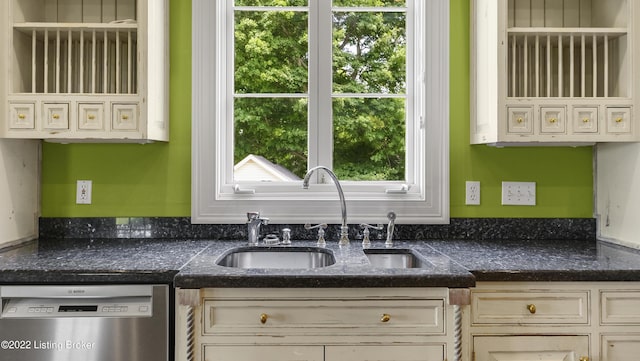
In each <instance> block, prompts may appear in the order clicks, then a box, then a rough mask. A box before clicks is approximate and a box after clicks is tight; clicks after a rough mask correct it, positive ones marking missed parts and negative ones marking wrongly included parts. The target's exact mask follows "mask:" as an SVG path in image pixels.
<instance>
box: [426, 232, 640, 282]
mask: <svg viewBox="0 0 640 361" xmlns="http://www.w3.org/2000/svg"><path fill="white" fill-rule="evenodd" d="M429 245H431V247H433V249H435V250H437V251H439V252H441V253H443V254H446V255H447V256H448V257H449V258H450V259H451V260H452V261H454V262H456V263H458V264H460V265H461V266H462V267H464V268H465V269H468V270H469V271H471V272H472V273H473V275H474V276H475V279H476V281H640V251H639V250H636V249H632V248H629V247H623V246H619V245H615V244H612V243H608V242H603V241H576V240H564V241H558V240H555V241H554V240H519V241H504V240H502V241H488V240H476V241H471V240H469V241H437V240H435V241H430V242H429Z"/></svg>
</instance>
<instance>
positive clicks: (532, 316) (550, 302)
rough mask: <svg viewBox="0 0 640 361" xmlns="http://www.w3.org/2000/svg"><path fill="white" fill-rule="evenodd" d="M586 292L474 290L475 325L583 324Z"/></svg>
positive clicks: (585, 317)
mask: <svg viewBox="0 0 640 361" xmlns="http://www.w3.org/2000/svg"><path fill="white" fill-rule="evenodd" d="M588 300H589V293H588V292H587V291H578V292H474V293H473V294H472V307H473V310H472V314H473V323H475V324H555V323H557V324H567V323H569V324H587V323H588V322H589V314H588V309H589V307H588Z"/></svg>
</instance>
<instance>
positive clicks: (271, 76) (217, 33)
mask: <svg viewBox="0 0 640 361" xmlns="http://www.w3.org/2000/svg"><path fill="white" fill-rule="evenodd" d="M265 4H266V5H265ZM268 5H277V6H268ZM192 15H193V17H192V21H193V28H192V74H193V75H192V99H193V100H192V125H193V128H192V159H193V161H192V222H193V223H243V222H244V221H246V213H247V212H250V211H260V212H261V213H262V215H263V216H265V217H268V218H270V219H271V222H272V223H306V222H325V223H340V212H339V210H340V206H339V204H338V195H337V193H336V187H335V186H334V185H333V184H330V182H331V180H330V178H329V177H326V176H324V174H323V173H322V171H319V172H317V173H315V174H316V175H317V177H314V178H313V179H312V182H314V184H312V185H311V186H310V187H309V189H308V190H303V189H302V186H301V183H302V182H301V179H300V178H301V177H302V176H303V175H304V171H305V170H306V169H309V168H311V167H314V166H317V165H325V166H328V167H329V168H332V169H333V170H334V172H336V174H338V178H339V179H340V182H341V185H342V187H343V189H344V191H345V198H346V200H347V209H348V214H349V219H348V221H349V223H350V224H354V223H361V222H368V223H377V222H380V223H382V222H385V221H386V214H387V213H388V212H389V211H391V210H393V211H395V212H396V213H397V214H398V219H397V221H398V223H447V222H448V217H449V214H448V202H449V189H448V188H449V181H448V178H449V175H448V171H449V162H448V137H449V136H448V114H449V99H448V98H449V85H448V81H449V80H448V75H449V70H448V69H449V60H448V59H449V46H448V41H449V40H448V35H449V28H448V23H449V21H448V19H449V5H448V1H446V0H437V1H426V2H424V1H417V0H416V1H414V0H333V2H332V1H327V0H279V1H260V0H235V1H234V0H225V1H215V2H211V1H207V0H193V2H192ZM265 19H267V20H265ZM263 20H264V21H263ZM278 22H280V23H281V24H287V26H286V27H285V26H280V28H281V29H284V30H283V32H282V33H280V32H278V33H276V32H274V31H273V29H269V26H272V27H276V26H277V23H278ZM274 24H276V25H274ZM354 27H355V28H357V30H358V31H360V33H359V34H360V35H361V36H360V37H355V36H352V34H353V33H354V32H353V29H354ZM379 29H386V30H385V31H384V32H381V31H379ZM363 32H364V33H365V34H364V35H362V33H363ZM389 34H392V35H393V36H390V35H389ZM283 44H284V45H283ZM287 44H294V45H293V46H292V47H290V48H287V47H286V46H289V45H287ZM295 44H298V45H297V46H296V45H295ZM390 46H391V47H392V46H396V48H391V50H389V48H390ZM247 49H249V50H247ZM301 49H302V51H301ZM385 49H386V51H387V53H384V51H385ZM278 51H279V52H280V53H281V54H282V55H281V56H280V57H278V56H273V53H275V52H278ZM296 53H299V54H297V55H296ZM260 54H265V57H264V58H261V57H260V56H261V55H260ZM379 54H382V55H379ZM385 54H386V55H385ZM376 56H377V58H376ZM274 59H276V60H277V61H275V62H274ZM266 64H269V66H265V65H266ZM283 69H285V70H286V71H283ZM301 72H304V74H307V76H306V78H305V77H304V76H302V77H300V76H298V75H299V74H300V73H301ZM304 74H303V75H304ZM398 74H401V76H398ZM398 139H399V141H398ZM394 140H395V143H394Z"/></svg>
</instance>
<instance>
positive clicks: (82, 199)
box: [76, 180, 91, 204]
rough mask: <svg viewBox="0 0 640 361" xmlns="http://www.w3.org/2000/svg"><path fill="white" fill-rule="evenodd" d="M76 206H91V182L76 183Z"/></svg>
mask: <svg viewBox="0 0 640 361" xmlns="http://www.w3.org/2000/svg"><path fill="white" fill-rule="evenodd" d="M76 204H91V181H90V180H79V181H78V182H77V183H76Z"/></svg>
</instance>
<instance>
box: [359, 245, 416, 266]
mask: <svg viewBox="0 0 640 361" xmlns="http://www.w3.org/2000/svg"><path fill="white" fill-rule="evenodd" d="M364 253H365V254H366V255H367V258H369V262H370V263H371V266H372V267H376V268H421V267H424V266H425V262H424V261H423V260H422V259H420V258H419V257H418V256H416V255H415V254H414V253H413V251H412V250H410V249H400V248H398V249H375V248H372V249H365V250H364Z"/></svg>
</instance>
